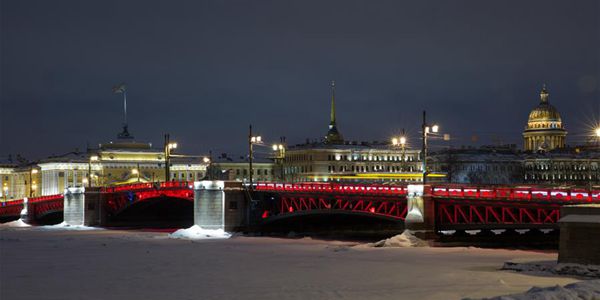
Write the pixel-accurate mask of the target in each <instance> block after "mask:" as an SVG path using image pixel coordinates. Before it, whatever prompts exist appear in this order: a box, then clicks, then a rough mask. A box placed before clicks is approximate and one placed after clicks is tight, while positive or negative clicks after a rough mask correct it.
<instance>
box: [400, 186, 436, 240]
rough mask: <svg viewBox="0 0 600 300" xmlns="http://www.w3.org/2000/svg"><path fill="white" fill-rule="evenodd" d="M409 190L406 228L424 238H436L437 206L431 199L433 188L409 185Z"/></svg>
mask: <svg viewBox="0 0 600 300" xmlns="http://www.w3.org/2000/svg"><path fill="white" fill-rule="evenodd" d="M407 190H408V193H407V195H406V202H407V211H408V213H407V215H406V220H405V221H404V226H405V228H406V229H408V230H411V231H414V232H415V233H416V234H417V235H418V236H419V237H422V238H433V237H435V205H434V201H433V199H432V198H431V186H429V185H422V184H409V185H408V187H407Z"/></svg>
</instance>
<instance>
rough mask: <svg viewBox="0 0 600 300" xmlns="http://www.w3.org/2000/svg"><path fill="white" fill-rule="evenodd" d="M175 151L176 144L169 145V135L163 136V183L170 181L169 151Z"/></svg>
mask: <svg viewBox="0 0 600 300" xmlns="http://www.w3.org/2000/svg"><path fill="white" fill-rule="evenodd" d="M174 149H177V143H171V142H170V140H169V134H165V181H169V180H171V170H170V167H171V166H170V165H171V151H172V150H174Z"/></svg>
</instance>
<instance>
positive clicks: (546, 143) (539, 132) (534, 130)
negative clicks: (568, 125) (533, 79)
mask: <svg viewBox="0 0 600 300" xmlns="http://www.w3.org/2000/svg"><path fill="white" fill-rule="evenodd" d="M548 96H549V94H548V91H547V90H546V87H545V86H544V87H543V88H542V91H541V92H540V104H539V105H538V106H537V107H536V108H534V109H533V110H532V111H531V113H529V119H528V121H527V126H526V127H525V131H523V139H524V149H525V151H540V150H543V151H550V150H553V149H556V148H564V147H565V137H566V136H567V131H566V130H565V129H564V127H563V124H562V119H561V118H560V114H559V113H558V110H557V109H556V108H555V107H554V106H552V105H551V104H550V103H549V102H548Z"/></svg>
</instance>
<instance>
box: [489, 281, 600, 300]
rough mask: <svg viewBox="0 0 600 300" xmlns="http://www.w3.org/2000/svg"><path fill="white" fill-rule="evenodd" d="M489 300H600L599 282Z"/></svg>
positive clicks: (588, 282)
mask: <svg viewBox="0 0 600 300" xmlns="http://www.w3.org/2000/svg"><path fill="white" fill-rule="evenodd" d="M487 299H490V300H525V299H561V300H562V299H564V300H571V299H574V300H594V299H600V280H587V281H581V282H576V283H572V284H568V285H565V286H564V287H561V286H559V285H556V286H552V287H547V288H539V287H533V288H531V289H530V290H528V291H527V292H525V293H521V294H512V295H506V296H498V297H493V298H487Z"/></svg>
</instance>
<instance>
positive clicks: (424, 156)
mask: <svg viewBox="0 0 600 300" xmlns="http://www.w3.org/2000/svg"><path fill="white" fill-rule="evenodd" d="M421 130H422V134H423V135H422V137H421V138H422V139H423V148H422V149H421V155H422V157H421V163H422V166H421V168H422V172H423V180H422V181H423V184H426V183H427V137H428V136H429V134H430V133H438V131H439V130H440V127H439V126H438V125H437V124H432V125H429V124H427V113H426V112H425V111H423V124H421ZM430 131H431V132H430Z"/></svg>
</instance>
